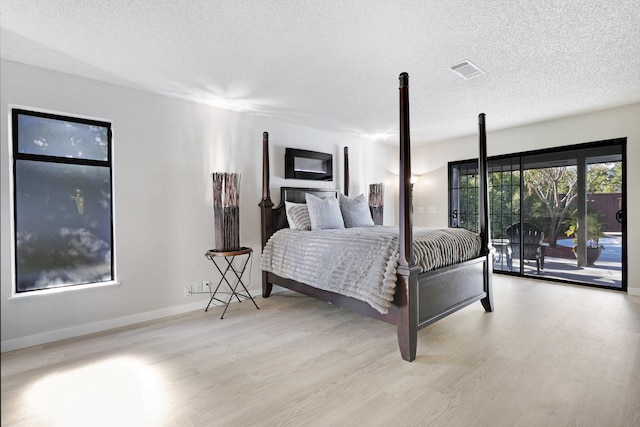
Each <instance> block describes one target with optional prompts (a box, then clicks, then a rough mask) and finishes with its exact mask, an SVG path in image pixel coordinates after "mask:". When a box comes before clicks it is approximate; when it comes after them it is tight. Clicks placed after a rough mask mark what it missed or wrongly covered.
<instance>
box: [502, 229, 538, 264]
mask: <svg viewBox="0 0 640 427" xmlns="http://www.w3.org/2000/svg"><path fill="white" fill-rule="evenodd" d="M521 237H522V238H521ZM507 238H508V239H509V244H508V245H507V268H509V270H511V271H513V259H516V260H519V259H520V241H522V250H523V256H522V259H523V260H534V259H535V260H536V268H537V270H538V274H540V270H544V249H545V247H544V245H543V244H542V240H543V239H544V233H543V232H542V231H541V230H539V229H538V228H536V227H535V226H534V225H532V224H528V223H523V224H522V236H520V223H519V222H518V223H516V224H512V225H511V226H509V227H508V228H507Z"/></svg>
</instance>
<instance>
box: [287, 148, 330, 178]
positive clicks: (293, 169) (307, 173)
mask: <svg viewBox="0 0 640 427" xmlns="http://www.w3.org/2000/svg"><path fill="white" fill-rule="evenodd" d="M284 177H285V178H293V179H311V180H319V181H333V155H332V154H327V153H320V152H317V151H309V150H299V149H297V148H287V149H285V154H284Z"/></svg>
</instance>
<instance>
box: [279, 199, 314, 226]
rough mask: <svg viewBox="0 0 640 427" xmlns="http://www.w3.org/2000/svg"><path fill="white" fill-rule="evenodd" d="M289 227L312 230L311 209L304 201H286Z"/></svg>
mask: <svg viewBox="0 0 640 427" xmlns="http://www.w3.org/2000/svg"><path fill="white" fill-rule="evenodd" d="M284 207H285V212H286V213H287V221H289V228H291V229H292V230H311V220H310V219H309V209H307V205H305V204H304V203H293V202H284Z"/></svg>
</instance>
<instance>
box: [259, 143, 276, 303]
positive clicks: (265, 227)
mask: <svg viewBox="0 0 640 427" xmlns="http://www.w3.org/2000/svg"><path fill="white" fill-rule="evenodd" d="M258 206H260V209H261V210H262V212H261V215H260V218H261V224H260V225H261V230H260V231H261V237H262V248H263V249H264V246H265V245H266V244H267V240H268V239H269V236H271V235H272V234H273V202H272V201H271V191H270V189H269V133H268V132H264V133H263V134H262V200H260V203H259V204H258ZM272 288H273V285H272V284H271V283H268V281H267V272H266V271H264V270H263V271H262V296H263V297H264V298H267V297H268V296H269V295H270V294H271V289H272Z"/></svg>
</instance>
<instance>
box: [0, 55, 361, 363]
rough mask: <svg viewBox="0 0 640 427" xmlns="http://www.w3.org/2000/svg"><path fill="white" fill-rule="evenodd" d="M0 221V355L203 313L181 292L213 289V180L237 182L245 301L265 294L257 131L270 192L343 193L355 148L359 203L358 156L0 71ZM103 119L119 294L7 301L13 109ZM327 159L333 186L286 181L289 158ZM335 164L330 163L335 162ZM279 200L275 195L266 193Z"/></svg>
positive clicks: (318, 135)
mask: <svg viewBox="0 0 640 427" xmlns="http://www.w3.org/2000/svg"><path fill="white" fill-rule="evenodd" d="M0 67H1V70H0V71H1V73H0V77H1V86H0V92H1V97H0V104H1V106H2V110H1V111H2V116H1V117H2V120H0V126H1V130H0V135H1V143H0V156H1V158H0V164H1V166H2V171H1V175H0V194H1V201H2V203H1V206H0V208H1V209H0V218H1V228H0V230H1V234H2V240H1V243H0V244H1V247H0V249H1V266H2V271H1V273H0V279H1V289H0V292H1V294H0V295H1V298H0V304H1V316H2V317H1V318H2V322H1V325H2V326H1V327H2V351H7V350H11V349H15V348H20V347H25V346H30V345H35V344H39V343H43V342H48V341H52V340H55V339H60V338H66V337H72V336H76V335H81V334H83V333H89V332H94V331H99V330H104V329H107V328H110V327H117V326H122V325H126V324H129V323H134V322H137V321H143V320H148V319H153V318H157V317H160V316H165V315H170V314H176V313H180V312H184V311H191V310H203V309H204V307H205V305H206V302H207V297H206V296H205V295H200V296H192V297H185V296H184V288H185V287H187V286H190V285H192V284H195V283H196V282H201V281H202V280H216V283H217V279H216V278H217V272H216V271H215V270H214V267H213V266H212V265H210V262H209V261H208V260H206V259H205V257H204V253H205V252H206V250H207V249H210V248H212V247H213V246H214V245H213V241H214V235H213V207H212V201H211V199H212V189H211V173H212V172H238V173H240V174H241V175H242V177H241V185H240V229H241V244H242V245H244V246H250V247H252V248H253V249H254V258H253V269H252V272H253V274H252V277H251V287H250V289H251V290H252V294H254V295H260V290H259V289H260V268H259V261H260V251H261V247H260V210H259V208H258V203H259V201H260V197H261V185H262V184H261V179H262V172H261V162H262V132H263V131H268V132H269V135H270V142H271V158H272V165H271V175H272V181H271V187H272V188H275V187H277V186H280V185H284V184H286V185H289V186H322V187H327V188H335V187H338V188H340V187H341V186H342V172H341V168H342V153H343V147H344V146H349V147H350V157H351V158H352V159H353V160H352V161H351V162H350V163H351V167H350V176H351V182H352V185H351V186H350V187H351V189H350V191H351V193H352V194H354V195H357V194H359V193H360V192H366V191H367V184H368V183H367V182H366V180H365V177H364V176H363V174H362V171H361V169H360V168H361V166H362V163H363V162H362V161H361V160H360V158H359V157H360V156H361V155H362V148H360V145H359V144H360V143H359V141H357V140H356V139H354V138H351V137H348V136H344V135H339V134H335V133H331V132H324V131H319V130H315V129H310V128H306V127H302V126H298V125H293V124H289V123H284V122H281V121H276V120H271V119H267V118H258V117H254V116H251V115H248V114H241V113H235V112H229V111H225V110H220V109H216V108H212V107H208V106H204V105H200V104H195V103H191V102H187V101H183V100H177V99H172V98H167V97H162V96H157V95H153V94H149V93H145V92H140V91H135V90H130V89H126V88H123V87H118V86H113V85H108V84H105V83H101V82H98V81H93V80H88V79H82V78H77V77H74V76H70V75H66V74H61V73H56V72H51V71H47V70H43V69H40V68H35V67H30V66H26V65H23V64H18V63H15V62H10V61H4V60H3V61H2V62H1V63H0ZM11 106H21V107H31V108H37V109H45V110H50V111H53V112H59V113H63V114H69V115H81V116H89V117H95V118H100V119H106V120H108V121H111V122H112V124H113V134H114V143H113V145H114V185H115V191H114V202H115V231H116V234H115V243H116V263H117V265H116V267H117V278H118V280H119V281H120V286H112V287H102V288H97V289H92V290H86V291H77V290H76V291H69V292H62V293H58V294H56V295H55V296H46V297H45V296H40V297H36V296H34V297H27V298H11V296H12V281H11V269H12V261H11V241H12V234H11V229H10V218H11V215H12V214H11V210H10V203H9V201H10V194H11V193H10V175H11V173H10V158H9V145H10V135H9V132H10V129H9V123H10V120H9V117H10V114H11V112H10V107H11ZM286 146H288V147H297V148H305V149H311V150H317V151H323V152H328V153H332V154H334V181H333V182H323V183H321V184H320V185H317V183H316V182H309V181H298V180H287V181H285V180H284V179H283V178H282V177H283V176H284V148H285V147H286ZM336 160H337V161H336ZM272 198H273V199H274V202H275V203H277V202H278V201H279V193H278V192H277V191H276V190H272Z"/></svg>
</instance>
